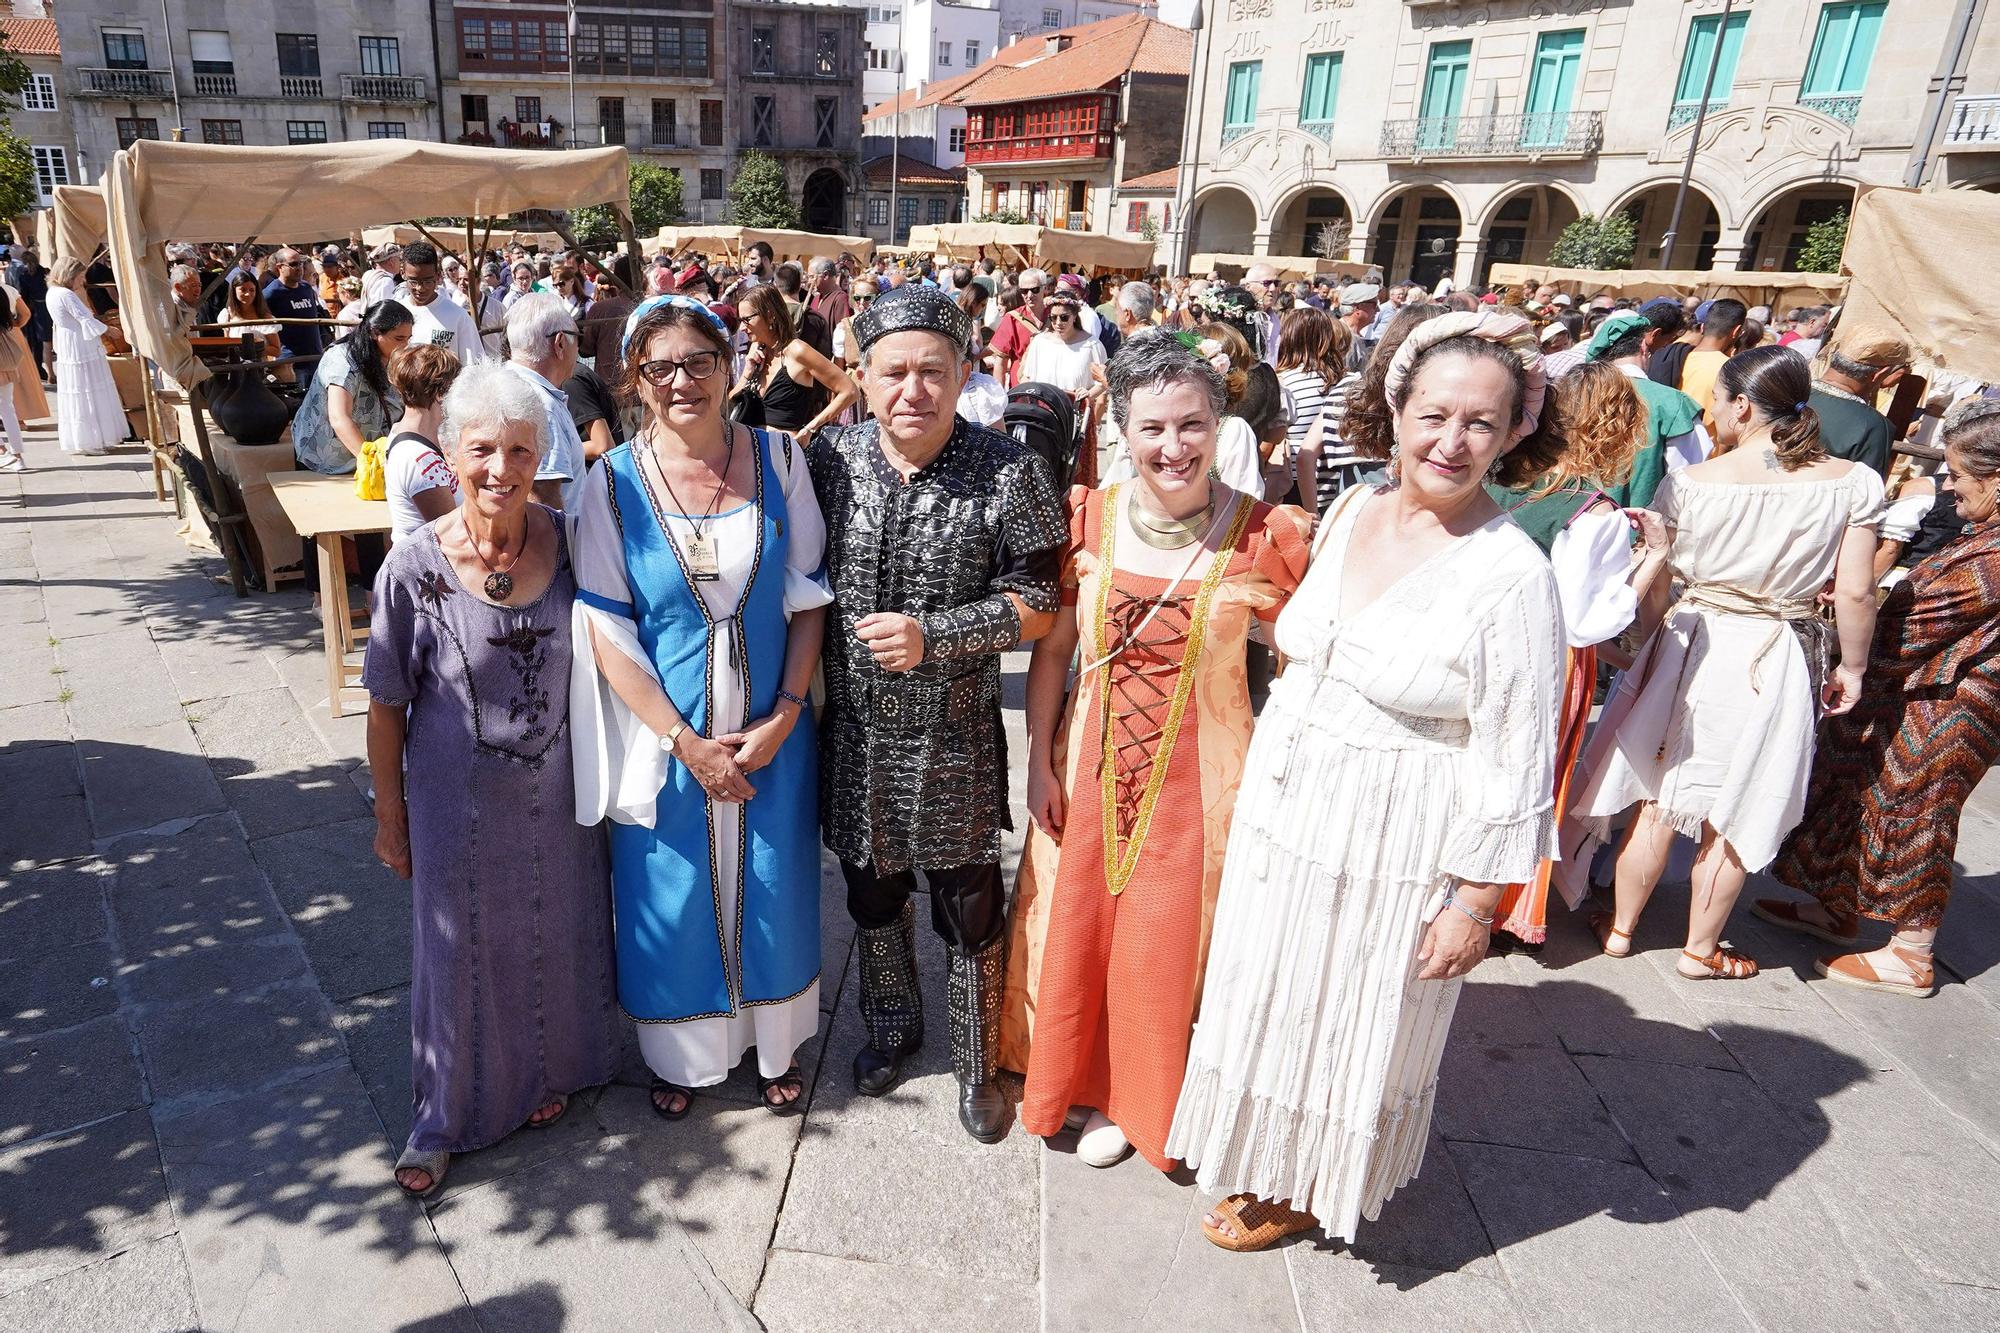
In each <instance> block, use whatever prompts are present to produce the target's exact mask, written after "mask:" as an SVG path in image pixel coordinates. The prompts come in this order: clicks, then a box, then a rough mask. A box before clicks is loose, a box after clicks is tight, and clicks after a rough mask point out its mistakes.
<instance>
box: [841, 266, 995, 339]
mask: <svg viewBox="0 0 2000 1333" xmlns="http://www.w3.org/2000/svg"><path fill="white" fill-rule="evenodd" d="M910 329H921V330H923V331H924V332H926V333H941V334H943V335H944V336H945V337H947V338H949V339H951V341H952V345H953V346H956V347H960V348H963V347H965V346H966V345H967V344H969V343H970V342H971V340H972V317H971V316H970V315H968V314H966V313H965V312H964V311H963V310H960V309H959V308H958V305H957V303H955V302H954V301H953V300H952V299H951V298H950V297H949V296H946V295H945V294H944V293H943V292H941V291H939V290H938V289H937V288H935V287H926V286H923V285H921V284H919V283H909V284H906V285H905V286H902V287H897V288H895V289H894V290H893V291H889V292H885V293H883V294H882V295H881V296H878V297H876V298H875V300H873V301H872V302H870V303H869V306H868V309H866V310H864V311H862V312H861V313H860V314H858V315H856V316H855V317H854V334H855V337H856V338H857V339H859V341H860V343H861V350H862V351H864V352H865V351H867V350H868V348H869V347H870V346H872V345H873V344H874V343H876V342H878V341H880V340H881V339H883V338H886V337H888V336H889V335H890V334H892V333H903V332H905V331H907V330H910Z"/></svg>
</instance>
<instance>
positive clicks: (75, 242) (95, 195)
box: [42, 185, 108, 267]
mask: <svg viewBox="0 0 2000 1333" xmlns="http://www.w3.org/2000/svg"><path fill="white" fill-rule="evenodd" d="M48 211H49V217H50V222H51V226H52V227H53V228H54V237H53V240H54V242H55V248H54V249H53V250H50V251H48V252H46V253H45V254H44V255H43V256H42V262H43V263H45V264H48V265H50V266H52V267H53V266H54V264H55V262H56V260H58V259H61V258H63V257H64V256H66V255H74V256H76V257H77V258H78V259H81V260H82V261H83V262H84V263H86V264H88V263H89V262H90V261H91V260H92V259H93V258H95V257H96V255H97V252H98V251H99V250H100V249H102V248H103V247H104V242H105V241H106V240H107V239H108V228H107V227H106V225H105V221H104V191H103V190H101V189H99V188H98V187H97V186H95V185H58V186H56V188H55V204H54V206H53V207H51V208H50V209H49V210H48Z"/></svg>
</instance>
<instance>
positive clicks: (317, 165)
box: [103, 139, 632, 386]
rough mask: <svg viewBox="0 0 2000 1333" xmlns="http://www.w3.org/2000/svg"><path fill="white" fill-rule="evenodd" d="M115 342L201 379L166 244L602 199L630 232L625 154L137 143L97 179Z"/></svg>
mask: <svg viewBox="0 0 2000 1333" xmlns="http://www.w3.org/2000/svg"><path fill="white" fill-rule="evenodd" d="M103 189H104V197H105V203H106V212H107V215H108V218H109V221H110V233H111V235H110V240H111V262H112V268H113V270H114V271H115V272H116V273H117V275H118V290H119V304H120V307H121V310H122V312H123V316H124V326H125V333H126V336H127V337H129V338H130V339H131V341H132V345H133V346H134V347H135V348H137V349H138V351H139V352H140V353H141V354H142V355H144V356H147V357H150V358H151V359H152V360H153V361H154V362H156V363H157V364H158V365H159V366H160V367H161V369H163V370H164V371H166V373H167V374H169V375H171V376H173V377H174V379H175V380H177V381H178V382H179V383H181V384H183V385H189V386H192V385H193V384H195V383H198V382H200V381H201V380H203V379H206V378H207V375H208V372H207V370H206V369H204V368H203V367H202V366H201V365H200V363H199V362H198V361H197V360H196V359H195V357H194V354H193V353H192V352H191V351H190V350H189V348H188V345H187V342H186V340H185V339H183V338H181V337H180V336H179V335H178V334H177V333H176V332H175V330H174V318H173V294H172V292H171V291H170V290H169V289H168V287H167V267H166V255H165V251H164V249H163V246H164V244H165V243H166V242H168V241H242V240H244V239H245V238H247V237H258V238H261V239H263V240H264V241H266V242H267V243H270V242H276V241H280V240H287V241H306V240H313V239H317V238H320V237H326V236H340V235H344V234H346V233H347V232H350V231H355V230H360V229H363V228H367V227H372V226H375V225H378V224H380V223H384V222H394V221H398V220H404V219H409V218H423V217H437V216H452V217H467V216H469V217H506V216H509V215H510V214H514V213H519V212H521V211H522V210H523V209H529V208H546V209H567V208H575V207H579V206H582V205H585V204H609V205H611V207H612V208H613V209H615V210H616V211H617V213H618V214H619V216H620V217H621V218H622V219H624V220H625V221H626V222H627V225H629V224H630V219H631V216H632V198H631V185H630V168H629V163H628V159H627V156H626V152H625V150H624V149H623V148H593V149H585V150H579V151H573V152H565V153H548V152H537V151H534V150H532V149H505V148H480V147H476V146H473V145H470V144H442V143H426V142H423V141H420V140H413V139H359V140H354V141H351V142H348V143H338V144H300V145H297V146H292V147H283V148H265V147H235V146H225V145H219V144H194V143H169V142H164V141H160V140H152V139H141V140H140V141H139V142H137V143H135V144H133V145H132V146H131V147H130V148H127V149H125V150H124V151H122V152H120V153H119V154H117V155H116V156H115V157H114V158H113V159H112V161H111V169H110V171H108V172H107V173H106V174H105V178H104V186H103Z"/></svg>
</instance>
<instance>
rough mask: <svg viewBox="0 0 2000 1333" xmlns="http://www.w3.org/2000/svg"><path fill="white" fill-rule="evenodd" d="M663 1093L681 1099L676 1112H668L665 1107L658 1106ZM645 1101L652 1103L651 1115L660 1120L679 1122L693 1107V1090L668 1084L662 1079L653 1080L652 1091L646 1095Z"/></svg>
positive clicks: (676, 1084) (675, 1084)
mask: <svg viewBox="0 0 2000 1333" xmlns="http://www.w3.org/2000/svg"><path fill="white" fill-rule="evenodd" d="M663 1092H664V1093H668V1094H670V1095H672V1096H675V1097H678V1098H680V1099H681V1105H680V1109H679V1110H678V1111H669V1110H668V1109H667V1108H666V1107H664V1106H662V1105H660V1094H661V1093H663ZM647 1100H648V1101H650V1102H652V1104H653V1114H654V1115H656V1116H658V1117H660V1119H662V1120H679V1119H680V1118H681V1117H682V1116H684V1115H686V1114H687V1113H688V1111H689V1110H691V1109H692V1108H693V1106H694V1089H693V1088H683V1087H682V1086H681V1085H680V1084H678V1083H669V1082H667V1081H666V1080H665V1079H663V1078H656V1079H654V1080H653V1086H652V1089H651V1090H650V1091H649V1092H648V1093H647Z"/></svg>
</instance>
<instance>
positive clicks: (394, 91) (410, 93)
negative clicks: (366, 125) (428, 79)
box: [340, 74, 430, 103]
mask: <svg viewBox="0 0 2000 1333" xmlns="http://www.w3.org/2000/svg"><path fill="white" fill-rule="evenodd" d="M340 99H341V100H342V101H343V102H384V103H386V102H428V101H429V100H430V97H429V96H428V95H427V94H426V93H425V92H424V81H423V80H422V79H410V78H404V77H403V76H402V75H399V74H343V75H341V76H340Z"/></svg>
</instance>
